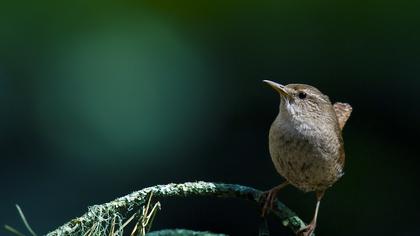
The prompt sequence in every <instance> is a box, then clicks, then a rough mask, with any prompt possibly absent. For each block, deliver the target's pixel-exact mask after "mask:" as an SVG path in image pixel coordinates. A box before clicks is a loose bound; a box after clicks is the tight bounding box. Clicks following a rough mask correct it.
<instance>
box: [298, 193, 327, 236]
mask: <svg viewBox="0 0 420 236" xmlns="http://www.w3.org/2000/svg"><path fill="white" fill-rule="evenodd" d="M324 193H325V191H319V192H316V199H317V202H316V208H315V215H314V218H313V219H312V221H311V223H310V224H309V225H307V226H306V227H305V228H303V229H301V230H299V231H298V232H297V235H299V236H310V235H311V234H312V233H313V232H314V231H315V227H316V219H317V217H318V210H319V204H320V203H321V199H322V197H323V196H324Z"/></svg>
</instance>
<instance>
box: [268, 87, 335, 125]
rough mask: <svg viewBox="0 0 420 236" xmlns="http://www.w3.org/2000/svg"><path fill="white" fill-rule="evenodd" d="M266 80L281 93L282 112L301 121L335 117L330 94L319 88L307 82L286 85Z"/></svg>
mask: <svg viewBox="0 0 420 236" xmlns="http://www.w3.org/2000/svg"><path fill="white" fill-rule="evenodd" d="M264 82H265V83H267V84H268V85H270V86H271V87H272V88H274V89H275V90H276V91H277V92H278V93H279V94H280V98H281V103H280V112H281V113H286V114H287V115H289V116H291V117H292V118H294V119H297V120H300V121H314V120H318V121H322V120H323V119H325V118H333V119H335V113H334V110H333V107H332V105H331V102H330V100H329V98H328V96H326V95H324V94H323V93H321V92H320V91H319V90H318V89H317V88H315V87H313V86H310V85H306V84H288V85H285V86H284V85H281V84H278V83H275V82H273V81H269V80H264ZM325 121H327V120H325Z"/></svg>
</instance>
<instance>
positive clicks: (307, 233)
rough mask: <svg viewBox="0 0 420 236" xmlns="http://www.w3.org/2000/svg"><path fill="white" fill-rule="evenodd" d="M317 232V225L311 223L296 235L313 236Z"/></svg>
mask: <svg viewBox="0 0 420 236" xmlns="http://www.w3.org/2000/svg"><path fill="white" fill-rule="evenodd" d="M314 231H315V224H314V223H310V224H309V225H307V226H306V227H305V228H302V229H300V230H299V231H298V232H297V233H296V235H297V236H311V235H313V232H314Z"/></svg>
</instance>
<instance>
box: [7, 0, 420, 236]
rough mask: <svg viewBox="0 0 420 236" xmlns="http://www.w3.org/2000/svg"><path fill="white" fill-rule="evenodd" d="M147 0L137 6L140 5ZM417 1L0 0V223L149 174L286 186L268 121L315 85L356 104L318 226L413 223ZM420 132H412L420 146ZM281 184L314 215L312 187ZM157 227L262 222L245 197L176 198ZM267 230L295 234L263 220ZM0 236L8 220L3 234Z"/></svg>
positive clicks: (412, 227) (71, 213)
mask: <svg viewBox="0 0 420 236" xmlns="http://www.w3.org/2000/svg"><path fill="white" fill-rule="evenodd" d="M140 2H141V3H140ZM419 10H420V4H418V3H416V2H415V1H309V0H305V1H272V2H271V1H254V2H250V1H229V2H224V1H223V2H216V1H208V2H207V1H191V2H180V1H171V2H170V1H168V2H160V1H148V2H142V1H137V2H134V1H133V2H119V3H116V2H114V3H108V2H101V3H99V2H90V3H85V1H72V2H66V3H65V2H62V1H54V2H53V1H51V2H40V1H32V2H31V1H15V2H13V3H6V2H2V3H1V4H0V109H1V110H0V138H1V142H0V148H1V149H0V155H1V166H0V181H1V182H0V184H1V186H2V188H1V189H2V190H1V195H0V196H1V201H0V209H1V211H0V212H1V213H0V223H2V224H3V223H7V224H10V225H13V226H16V227H17V228H19V229H21V230H22V231H23V230H24V227H23V226H22V223H21V222H20V219H19V217H18V216H17V213H16V210H15V208H14V204H15V203H18V204H20V205H21V206H22V208H23V210H24V212H25V213H26V216H27V218H28V219H29V221H30V223H31V225H32V226H33V228H34V229H35V230H36V231H37V232H39V233H45V232H47V231H49V230H52V229H54V228H56V227H57V226H59V225H61V224H62V223H64V222H66V221H68V220H69V219H71V218H73V217H76V216H79V215H81V214H82V213H83V212H85V211H86V209H87V206H89V205H93V204H99V203H103V202H107V201H110V200H112V199H114V198H116V197H119V196H122V195H125V194H127V193H129V192H131V191H134V190H138V189H141V188H143V187H147V186H150V185H155V184H164V183H169V182H184V181H194V180H206V181H219V182H227V183H240V184H245V185H250V186H253V187H256V188H259V189H269V188H271V187H272V186H274V185H276V184H278V183H280V181H281V178H280V177H279V176H278V175H277V173H276V172H275V170H274V168H273V166H272V164H271V160H270V157H269V154H268V148H267V134H268V129H269V127H270V124H271V122H272V120H273V119H274V117H275V116H276V114H277V109H278V102H279V98H278V96H277V95H276V94H275V92H274V91H273V90H272V89H270V88H269V87H268V86H266V85H264V84H263V83H262V82H261V81H262V80H263V79H270V80H274V81H277V82H280V83H284V84H287V83H307V84H311V85H314V86H316V87H318V88H319V89H320V90H321V91H323V92H324V93H326V94H328V95H329V96H330V98H331V100H332V101H343V102H349V103H350V104H352V106H353V107H354V112H353V114H352V117H351V118H350V120H349V122H348V124H347V126H346V128H345V130H344V140H345V145H346V152H347V159H346V168H345V171H346V174H345V176H344V177H343V178H342V180H340V181H339V182H338V183H337V184H336V185H335V186H334V187H333V188H332V189H330V190H329V191H328V192H327V194H326V196H325V198H324V201H323V202H322V204H321V209H320V216H319V227H318V228H317V233H318V234H317V235H419V234H420V229H419V221H418V219H419V217H420V213H419V211H420V209H419V199H420V192H419V190H418V186H419V185H418V179H419V177H420V173H419V171H418V166H419V165H418V164H419V154H418V151H417V150H418V147H417V146H418V140H419V138H418V137H419V136H418V134H419V132H420V127H419V125H418V121H419V118H420V116H419V113H420V112H419V109H418V107H419V98H418V96H419V88H420V27H419V26H420V14H419ZM416 145H417V146H416ZM280 198H281V200H282V201H283V202H285V203H286V204H287V205H288V206H289V207H291V208H292V209H294V210H295V211H296V212H297V213H298V214H299V215H300V216H301V217H302V218H303V219H305V220H306V221H309V220H310V219H311V217H312V214H313V209H314V207H315V197H314V196H313V194H304V193H302V192H300V191H298V190H296V189H293V188H288V189H285V190H284V191H283V192H282V193H281V194H280ZM162 208H163V209H162V211H161V212H159V214H158V216H157V218H156V221H155V225H154V229H160V228H175V227H180V228H191V229H196V230H211V231H215V232H223V233H227V234H230V235H256V234H257V230H258V226H259V209H257V208H256V207H254V206H252V205H250V204H248V203H247V202H241V201H233V200H220V199H187V200H177V199H172V200H168V201H163V202H162ZM269 224H270V229H271V231H272V233H273V235H290V232H289V231H287V230H284V228H283V227H282V226H280V223H279V222H276V221H275V220H273V219H270V221H269ZM2 234H3V233H2Z"/></svg>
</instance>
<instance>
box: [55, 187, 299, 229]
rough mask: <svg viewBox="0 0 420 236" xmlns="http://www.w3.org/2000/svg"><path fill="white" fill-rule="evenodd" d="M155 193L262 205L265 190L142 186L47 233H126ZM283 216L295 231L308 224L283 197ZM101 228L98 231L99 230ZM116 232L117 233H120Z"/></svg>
mask: <svg viewBox="0 0 420 236" xmlns="http://www.w3.org/2000/svg"><path fill="white" fill-rule="evenodd" d="M151 193H153V197H154V198H157V199H162V198H165V197H193V196H214V197H220V198H239V199H245V200H250V201H253V202H254V203H256V204H258V205H260V203H261V197H262V195H263V192H262V191H260V190H257V189H254V188H251V187H247V186H242V185H236V184H223V183H211V182H202V181H200V182H187V183H183V184H167V185H156V186H152V187H148V188H144V189H142V190H139V191H136V192H133V193H131V194H128V195H126V196H124V197H120V198H117V199H115V200H114V201H111V202H108V203H105V204H102V205H95V206H92V207H89V209H88V212H86V213H85V214H84V215H82V216H80V217H78V218H76V219H73V220H71V221H69V222H67V223H66V224H64V225H63V226H61V227H59V228H57V229H56V230H54V231H52V232H50V233H48V234H47V236H62V235H82V234H80V233H82V232H86V231H88V230H89V231H91V230H94V229H95V230H97V229H98V227H100V226H101V225H102V227H103V229H102V231H103V233H105V232H107V230H108V231H109V228H110V227H111V225H112V228H114V226H115V225H117V227H118V226H120V229H119V230H117V234H118V232H121V233H122V229H123V227H124V226H125V225H127V223H128V222H127V221H126V218H128V217H127V216H129V215H132V217H130V221H131V220H132V219H133V218H134V216H135V214H137V212H136V213H134V214H133V212H134V211H135V209H137V208H139V207H141V206H144V205H145V204H146V203H147V196H148V195H149V194H151ZM271 212H272V213H273V214H274V215H275V216H276V217H277V218H279V219H280V220H281V221H282V223H283V225H284V226H286V227H288V228H290V229H291V230H292V231H293V232H295V233H296V232H297V231H298V230H300V229H302V228H304V227H305V223H304V222H303V221H302V220H301V219H300V218H299V217H298V216H297V215H296V213H294V212H293V211H292V210H290V209H289V208H288V207H286V206H285V205H284V204H283V203H281V202H280V201H277V202H276V203H275V204H274V209H272V211H271ZM95 232H97V231H95ZM117 234H115V235H117Z"/></svg>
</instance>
